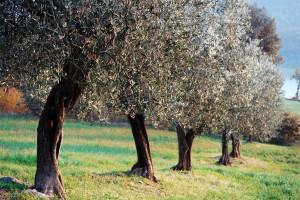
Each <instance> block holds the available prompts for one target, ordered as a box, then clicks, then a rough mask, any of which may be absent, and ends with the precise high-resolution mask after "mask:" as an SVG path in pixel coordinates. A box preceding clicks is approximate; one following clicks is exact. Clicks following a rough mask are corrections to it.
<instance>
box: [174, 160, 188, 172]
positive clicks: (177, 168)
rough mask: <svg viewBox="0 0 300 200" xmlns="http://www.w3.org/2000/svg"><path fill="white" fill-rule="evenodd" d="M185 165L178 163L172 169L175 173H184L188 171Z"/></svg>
mask: <svg viewBox="0 0 300 200" xmlns="http://www.w3.org/2000/svg"><path fill="white" fill-rule="evenodd" d="M183 166H184V164H183V163H182V162H180V163H178V164H177V165H175V166H173V167H171V169H172V170H174V171H183V170H186V167H183Z"/></svg>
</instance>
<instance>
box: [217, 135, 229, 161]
mask: <svg viewBox="0 0 300 200" xmlns="http://www.w3.org/2000/svg"><path fill="white" fill-rule="evenodd" d="M227 137H228V135H227V131H226V130H224V131H223V133H222V156H221V158H220V160H219V164H222V165H225V166H226V165H231V163H230V161H229V153H228V139H227Z"/></svg>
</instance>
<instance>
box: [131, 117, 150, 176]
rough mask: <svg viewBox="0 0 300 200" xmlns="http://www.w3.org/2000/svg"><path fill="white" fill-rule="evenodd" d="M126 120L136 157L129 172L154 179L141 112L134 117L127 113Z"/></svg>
mask: <svg viewBox="0 0 300 200" xmlns="http://www.w3.org/2000/svg"><path fill="white" fill-rule="evenodd" d="M128 121H129V123H130V126H131V129H132V134H133V138H134V142H135V147H136V151H137V159H138V160H137V162H136V163H135V164H134V165H133V167H132V168H131V171H130V174H136V175H139V176H142V177H144V178H148V179H150V180H152V181H156V178H155V176H154V170H153V165H152V159H151V152H150V145H149V141H148V135H147V131H146V127H145V121H144V116H143V115H141V114H137V115H136V116H135V117H131V116H130V115H128Z"/></svg>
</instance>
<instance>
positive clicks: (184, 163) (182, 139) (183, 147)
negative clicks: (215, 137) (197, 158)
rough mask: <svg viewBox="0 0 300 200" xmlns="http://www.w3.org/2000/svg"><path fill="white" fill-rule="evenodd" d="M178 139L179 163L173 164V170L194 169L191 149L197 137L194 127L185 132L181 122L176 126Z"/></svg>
mask: <svg viewBox="0 0 300 200" xmlns="http://www.w3.org/2000/svg"><path fill="white" fill-rule="evenodd" d="M176 132H177V139H178V155H179V160H178V164H177V165H175V166H173V167H172V168H171V169H173V170H187V171H190V170H191V169H192V163H191V150H192V144H193V141H194V138H195V132H194V130H193V129H189V130H188V132H187V133H186V134H185V132H184V129H183V127H182V126H180V125H179V124H178V125H177V127H176Z"/></svg>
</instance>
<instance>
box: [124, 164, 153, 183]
mask: <svg viewBox="0 0 300 200" xmlns="http://www.w3.org/2000/svg"><path fill="white" fill-rule="evenodd" d="M148 169H149V166H142V165H141V164H138V163H136V164H134V165H133V167H132V168H131V170H130V171H129V175H136V176H141V177H143V178H147V179H150V180H152V181H154V182H157V179H156V177H155V176H154V174H153V173H149V170H148Z"/></svg>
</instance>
